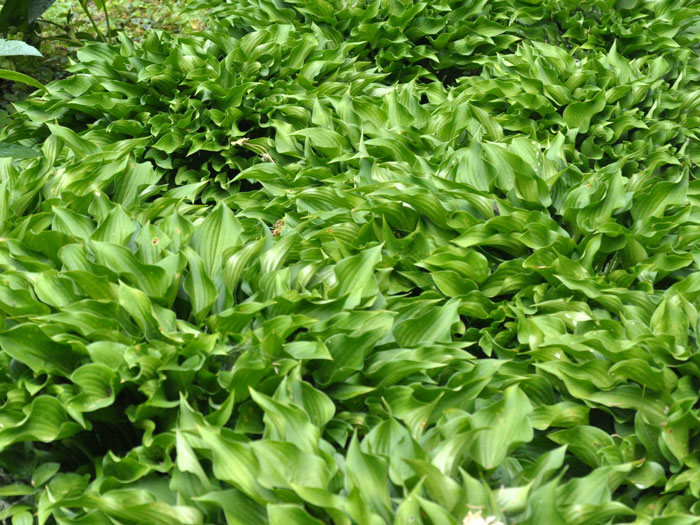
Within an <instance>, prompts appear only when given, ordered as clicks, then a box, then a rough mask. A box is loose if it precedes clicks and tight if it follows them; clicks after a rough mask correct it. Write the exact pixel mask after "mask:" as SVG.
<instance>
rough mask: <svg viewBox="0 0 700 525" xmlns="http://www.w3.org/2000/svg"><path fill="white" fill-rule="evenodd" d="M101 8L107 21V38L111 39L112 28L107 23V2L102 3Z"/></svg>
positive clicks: (107, 21)
mask: <svg viewBox="0 0 700 525" xmlns="http://www.w3.org/2000/svg"><path fill="white" fill-rule="evenodd" d="M102 10H103V11H104V12H105V22H106V23H107V39H108V40H109V41H110V42H111V41H112V28H111V27H110V25H109V13H108V12H107V2H104V3H103V4H102Z"/></svg>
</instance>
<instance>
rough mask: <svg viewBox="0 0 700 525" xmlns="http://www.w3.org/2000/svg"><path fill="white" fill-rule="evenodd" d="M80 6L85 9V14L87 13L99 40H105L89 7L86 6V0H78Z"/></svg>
mask: <svg viewBox="0 0 700 525" xmlns="http://www.w3.org/2000/svg"><path fill="white" fill-rule="evenodd" d="M80 7H82V8H83V11H85V14H86V15H87V17H88V19H89V20H90V23H91V24H92V27H93V28H94V29H95V32H96V33H97V36H98V37H100V40H102V41H103V42H107V40H106V39H105V36H104V35H103V34H102V31H100V28H99V27H97V24H96V23H95V19H94V18H93V17H92V13H90V9H89V8H88V5H87V0H80Z"/></svg>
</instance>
